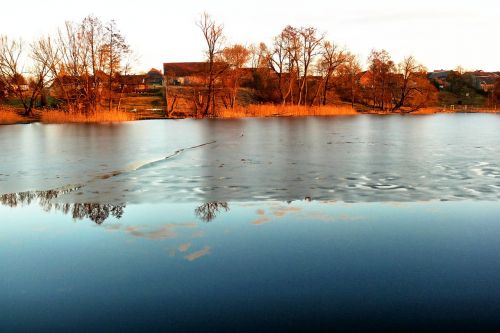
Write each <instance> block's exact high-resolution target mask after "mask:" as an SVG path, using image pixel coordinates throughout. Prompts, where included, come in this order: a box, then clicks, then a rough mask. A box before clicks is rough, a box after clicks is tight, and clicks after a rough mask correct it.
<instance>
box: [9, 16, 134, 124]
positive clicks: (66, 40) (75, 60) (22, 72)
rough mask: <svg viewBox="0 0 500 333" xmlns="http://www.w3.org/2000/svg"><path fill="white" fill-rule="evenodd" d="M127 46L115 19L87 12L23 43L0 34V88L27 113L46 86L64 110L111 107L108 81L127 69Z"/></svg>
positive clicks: (112, 83)
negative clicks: (76, 19) (62, 105)
mask: <svg viewBox="0 0 500 333" xmlns="http://www.w3.org/2000/svg"><path fill="white" fill-rule="evenodd" d="M131 54H132V53H131V50H130V47H129V45H128V44H127V43H126V41H125V38H124V37H123V35H122V34H121V33H120V31H119V30H118V28H117V26H116V23H115V22H114V21H110V22H108V23H103V22H102V21H101V20H99V19H98V18H96V17H93V16H88V17H86V18H85V19H83V20H82V21H81V22H66V23H65V25H64V27H63V28H61V29H59V30H58V32H57V34H55V35H54V36H47V37H43V38H40V39H38V40H36V41H33V42H31V43H29V44H26V43H24V42H23V41H21V40H10V39H9V38H8V37H7V36H1V37H0V90H2V91H4V92H7V93H8V94H9V95H13V96H15V97H16V98H17V99H18V100H19V101H20V102H21V103H22V105H23V107H24V110H25V115H28V116H29V115H31V113H32V110H33V108H34V106H35V103H36V101H37V100H39V99H40V100H41V104H42V106H43V104H45V103H46V96H45V95H46V92H47V90H48V88H49V87H50V88H51V89H52V90H53V91H54V94H55V95H56V97H58V99H59V100H60V101H61V102H62V103H63V104H64V108H65V109H66V110H67V111H79V112H85V113H91V112H95V111H98V110H100V109H102V108H107V109H109V110H111V109H112V108H113V90H116V89H113V87H114V86H115V85H117V84H119V75H118V74H120V73H126V72H127V71H128V70H129V69H130V61H129V59H132V58H131Z"/></svg>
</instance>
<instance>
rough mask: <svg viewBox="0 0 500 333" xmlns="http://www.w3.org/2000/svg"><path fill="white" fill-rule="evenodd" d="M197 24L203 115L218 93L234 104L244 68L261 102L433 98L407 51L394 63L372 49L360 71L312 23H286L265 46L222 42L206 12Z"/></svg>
mask: <svg viewBox="0 0 500 333" xmlns="http://www.w3.org/2000/svg"><path fill="white" fill-rule="evenodd" d="M197 25H198V27H199V28H200V29H201V31H202V32H203V35H204V37H205V41H206V44H207V49H206V60H207V63H208V67H207V68H208V69H207V77H208V80H207V89H206V93H207V96H206V98H205V99H204V100H205V103H204V104H203V107H204V108H203V110H204V113H203V114H204V115H205V116H206V115H209V114H211V113H212V114H215V111H216V110H215V108H216V105H217V103H216V101H215V100H216V99H217V98H218V97H220V98H221V100H222V101H223V105H224V106H225V107H234V106H235V103H236V94H237V91H238V88H239V85H240V84H241V83H242V82H241V78H242V77H244V76H245V74H248V70H246V71H245V67H249V68H250V69H251V70H252V80H250V84H249V85H248V86H249V87H250V88H253V89H254V90H255V92H256V96H257V98H258V99H259V100H260V101H261V102H273V103H281V104H283V105H287V104H288V105H304V106H313V105H326V104H327V103H329V102H332V101H333V100H338V99H341V100H344V101H349V102H351V103H352V104H354V103H362V104H365V105H367V106H369V107H371V108H376V109H381V110H391V111H396V110H400V109H403V108H404V109H406V110H414V109H418V108H420V107H423V106H426V105H429V104H432V103H434V102H435V101H436V95H437V90H436V89H435V87H434V86H433V85H432V84H431V83H430V82H429V80H428V79H427V70H426V69H425V67H424V66H422V65H421V64H419V63H418V62H417V61H416V60H415V58H413V57H412V56H409V57H406V58H405V59H403V61H401V62H400V63H398V64H397V63H395V62H394V61H393V60H392V59H391V57H390V55H389V54H388V52H387V51H385V50H373V51H372V52H371V54H370V57H369V58H368V70H367V71H362V67H361V64H360V60H359V59H358V57H357V56H356V55H354V54H352V53H351V52H350V51H348V50H347V49H345V48H342V47H340V46H338V45H337V44H336V43H334V42H333V41H330V40H328V39H327V36H326V34H324V33H319V32H318V30H317V29H316V28H314V27H299V28H297V27H293V26H287V27H285V28H284V29H283V30H282V31H281V32H280V33H279V34H278V35H277V36H276V37H275V38H274V39H273V41H272V43H271V44H269V45H267V44H265V43H260V44H259V45H258V46H255V45H252V46H250V47H245V46H243V45H241V44H234V45H229V46H226V47H225V46H224V43H225V38H224V29H223V26H222V25H220V24H217V23H216V22H215V21H214V20H213V19H211V18H210V16H209V15H208V14H206V13H205V14H203V15H202V17H201V19H200V20H199V21H198V23H197ZM217 64H224V65H220V66H217ZM225 99H229V100H230V103H227V102H225ZM198 100H199V99H198ZM202 100H203V99H202ZM199 106H201V105H199Z"/></svg>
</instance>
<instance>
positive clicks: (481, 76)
mask: <svg viewBox="0 0 500 333" xmlns="http://www.w3.org/2000/svg"><path fill="white" fill-rule="evenodd" d="M467 74H468V75H469V76H470V78H471V84H472V86H473V87H474V89H476V90H481V91H484V92H488V91H491V90H493V89H494V88H495V83H496V81H497V79H498V78H500V75H498V74H497V73H489V72H483V71H481V70H478V71H474V72H469V73H467Z"/></svg>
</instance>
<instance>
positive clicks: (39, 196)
mask: <svg viewBox="0 0 500 333" xmlns="http://www.w3.org/2000/svg"><path fill="white" fill-rule="evenodd" d="M80 188H81V186H74V187H63V188H59V189H53V190H48V191H26V192H18V193H9V194H3V195H0V203H1V204H2V205H5V206H9V207H17V206H18V205H29V204H31V203H34V202H38V204H39V205H40V207H42V208H43V210H45V211H46V212H49V211H51V210H52V209H54V210H56V211H61V212H63V213H64V214H71V215H72V216H73V218H74V219H79V220H82V219H84V218H88V219H90V220H91V221H93V222H95V223H97V224H101V223H103V222H104V221H105V220H106V219H108V218H109V217H110V216H113V217H115V218H117V219H119V218H121V217H122V216H123V213H124V208H125V205H124V204H120V205H111V204H99V203H73V204H69V203H62V204H61V203H53V202H52V200H53V199H56V198H57V197H59V196H61V195H63V194H67V193H70V192H73V191H76V190H78V189H80Z"/></svg>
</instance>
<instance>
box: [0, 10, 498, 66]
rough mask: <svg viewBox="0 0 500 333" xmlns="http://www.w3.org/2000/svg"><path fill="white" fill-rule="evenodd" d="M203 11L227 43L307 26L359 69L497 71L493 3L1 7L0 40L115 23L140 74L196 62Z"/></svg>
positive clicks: (264, 37) (246, 41) (247, 41)
mask: <svg viewBox="0 0 500 333" xmlns="http://www.w3.org/2000/svg"><path fill="white" fill-rule="evenodd" d="M203 11H207V12H208V13H209V14H211V15H212V17H213V18H214V19H215V20H216V21H218V22H220V23H223V24H224V28H225V34H226V36H227V41H228V43H242V44H246V45H249V44H251V43H258V42H261V41H263V42H266V43H270V42H271V40H272V37H273V36H275V35H277V34H278V33H279V32H280V31H281V30H282V29H283V28H284V27H285V26H286V25H287V24H291V25H294V26H297V27H299V26H309V25H312V26H314V27H317V28H318V30H319V31H324V32H326V33H327V35H328V38H329V39H330V40H333V41H334V42H336V43H338V44H340V45H343V46H345V47H347V48H348V49H350V50H351V51H352V52H353V53H355V54H357V55H359V56H360V58H361V60H362V62H363V63H364V62H365V60H366V57H367V56H368V54H369V52H370V50H371V49H372V48H377V49H382V48H383V49H386V50H387V51H389V53H390V54H391V55H392V58H393V60H395V61H396V62H399V61H400V60H401V59H402V58H403V57H404V56H405V55H410V54H411V55H414V56H415V57H416V58H417V59H418V60H419V61H420V62H421V63H423V64H424V65H425V66H426V67H427V68H428V69H429V70H433V69H453V68H455V67H457V66H458V65H461V66H462V67H464V68H465V69H468V70H475V69H483V70H488V71H500V19H499V17H498V13H500V1H499V0H474V1H472V0H468V1H463V0H454V1H453V0H416V1H413V2H412V1H408V0H378V1H373V0H350V1H337V0H330V1H324V0H300V1H296V0H289V1H278V0H254V1H249V2H243V1H236V0H220V1H208V0H180V1H167V0H148V1H137V0H135V1H125V0H121V1H115V0H111V1H108V0H87V1H78V2H76V1H70V0H44V1H42V0H23V1H5V2H4V1H2V4H1V5H0V34H7V35H8V36H11V37H16V38H17V37H21V38H23V39H24V40H30V39H31V38H33V37H37V36H40V35H42V34H48V33H52V32H55V31H56V29H57V27H61V26H62V25H63V24H64V21H67V20H73V21H80V20H81V19H82V18H83V17H85V16H86V15H88V14H94V15H96V16H98V17H99V18H101V20H103V21H108V20H111V19H114V20H115V21H116V22H117V25H118V27H119V28H120V30H121V31H122V33H123V34H124V35H125V37H126V38H127V40H128V42H129V44H130V45H131V46H132V48H133V49H134V51H135V52H136V53H137V54H138V56H139V61H138V63H137V64H136V70H137V71H138V72H139V71H146V70H148V69H149V68H151V67H156V68H159V69H160V68H161V67H162V63H163V62H181V61H201V60H202V59H203V50H204V44H203V43H204V41H203V38H202V35H201V32H200V31H199V28H198V27H197V26H196V24H195V22H196V20H197V19H198V18H199V16H200V14H201V13H202V12H203Z"/></svg>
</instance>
